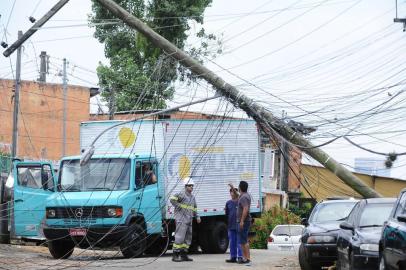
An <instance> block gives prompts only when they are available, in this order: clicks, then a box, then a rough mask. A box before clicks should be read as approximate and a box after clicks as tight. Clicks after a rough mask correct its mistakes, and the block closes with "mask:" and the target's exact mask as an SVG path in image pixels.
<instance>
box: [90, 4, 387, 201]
mask: <svg viewBox="0 0 406 270" xmlns="http://www.w3.org/2000/svg"><path fill="white" fill-rule="evenodd" d="M95 1H97V2H99V3H100V4H101V5H102V6H103V7H104V8H106V9H107V10H109V11H110V12H111V13H113V14H114V15H115V16H117V17H118V18H120V19H121V20H123V21H124V22H125V23H126V24H127V25H128V26H130V27H131V28H135V29H136V30H137V31H138V32H140V33H141V34H143V35H144V36H145V37H146V38H147V39H149V40H150V42H152V43H153V44H154V45H155V46H157V47H158V48H160V49H161V50H163V51H164V52H165V53H166V54H168V55H170V56H171V57H173V58H174V59H176V60H178V61H179V62H180V63H181V64H182V65H183V66H185V67H186V68H188V69H190V70H191V71H192V72H193V73H194V74H196V75H198V76H199V77H201V78H204V79H205V80H206V81H208V82H209V83H211V84H212V85H213V86H214V87H215V88H216V89H217V90H218V92H219V93H221V94H222V95H223V96H224V97H226V98H227V99H228V100H229V101H230V102H231V103H232V104H234V106H236V107H238V108H241V109H242V110H244V111H245V112H246V113H247V114H248V115H249V116H251V117H252V118H254V120H256V121H257V122H258V123H259V124H261V125H264V126H270V127H271V128H272V129H273V130H274V131H276V132H277V133H278V134H279V135H281V136H282V137H283V138H285V140H287V141H290V142H292V143H294V144H297V145H299V146H301V147H302V148H303V151H305V152H306V153H307V154H309V155H310V156H311V157H313V158H314V159H315V160H317V161H318V162H320V163H321V164H323V165H324V166H325V167H326V168H327V169H329V170H330V171H332V172H333V173H334V174H335V175H337V176H338V177H339V178H340V179H342V180H343V181H344V182H345V183H346V184H347V185H349V186H350V187H351V188H353V189H354V190H355V191H357V192H358V193H359V194H361V195H362V196H364V197H366V198H373V197H381V195H380V194H379V193H377V192H376V191H375V190H373V189H372V188H370V187H368V186H367V185H365V184H364V183H363V182H362V181H361V180H360V179H359V178H357V177H356V176H355V175H353V174H352V173H351V172H350V171H349V170H347V169H346V168H344V167H343V166H342V165H340V164H339V163H338V162H337V161H335V160H334V159H333V158H331V157H330V156H328V155H327V154H326V153H325V152H324V151H322V150H321V149H319V148H315V147H314V146H313V145H312V144H311V143H310V142H309V141H308V140H306V139H305V138H304V137H303V136H302V135H300V134H298V133H296V132H294V131H293V130H292V129H291V128H290V127H288V126H287V125H286V124H285V123H284V122H282V121H281V120H279V119H278V118H276V117H274V116H273V115H272V114H271V113H270V112H268V111H266V110H265V108H264V107H262V106H259V105H258V104H256V103H255V102H254V101H253V100H251V99H250V98H248V97H247V96H245V95H244V94H242V93H241V92H240V91H238V90H237V88H235V87H234V86H232V85H230V84H229V83H227V82H226V81H224V80H223V79H222V78H220V77H219V76H217V75H216V74H215V73H214V72H212V71H211V70H209V69H208V68H206V67H205V66H203V65H201V64H200V63H199V62H198V61H196V60H195V59H193V58H192V57H191V56H189V55H188V54H187V53H185V52H184V51H183V50H181V49H179V48H177V47H176V46H175V45H173V44H172V43H171V42H169V41H168V40H166V39H165V38H164V37H162V36H160V35H159V34H158V33H156V32H155V31H154V30H152V29H151V28H150V27H148V26H147V25H146V24H145V23H143V22H142V21H141V20H139V19H138V18H136V17H135V16H133V15H132V14H130V13H129V12H127V11H126V10H125V9H123V8H122V7H121V6H119V5H118V4H116V3H115V2H114V1H112V0H95Z"/></svg>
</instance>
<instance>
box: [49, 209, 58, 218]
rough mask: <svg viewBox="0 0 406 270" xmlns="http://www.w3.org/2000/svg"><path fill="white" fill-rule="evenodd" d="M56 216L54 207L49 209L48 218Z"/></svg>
mask: <svg viewBox="0 0 406 270" xmlns="http://www.w3.org/2000/svg"><path fill="white" fill-rule="evenodd" d="M55 216H56V212H55V210H54V209H48V210H47V218H54V217H55Z"/></svg>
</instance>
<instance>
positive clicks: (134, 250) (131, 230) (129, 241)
mask: <svg viewBox="0 0 406 270" xmlns="http://www.w3.org/2000/svg"><path fill="white" fill-rule="evenodd" d="M145 241H146V233H145V230H144V228H143V227H142V226H141V225H139V224H137V223H133V224H131V225H130V227H128V232H127V233H126V234H125V236H124V238H123V239H122V241H121V245H120V250H121V253H122V254H123V256H124V257H125V258H136V257H139V256H141V255H142V254H143V253H144V250H145V248H146V246H145Z"/></svg>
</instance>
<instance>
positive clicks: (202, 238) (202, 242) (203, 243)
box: [199, 230, 212, 254]
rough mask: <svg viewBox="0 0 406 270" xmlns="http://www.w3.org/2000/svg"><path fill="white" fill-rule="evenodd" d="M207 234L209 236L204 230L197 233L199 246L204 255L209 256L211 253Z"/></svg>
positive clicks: (207, 231) (208, 232)
mask: <svg viewBox="0 0 406 270" xmlns="http://www.w3.org/2000/svg"><path fill="white" fill-rule="evenodd" d="M209 234H210V231H209V230H205V231H202V232H200V233H199V246H200V248H201V249H202V252H203V253H204V254H209V253H211V252H212V251H211V250H212V249H211V246H210V242H209Z"/></svg>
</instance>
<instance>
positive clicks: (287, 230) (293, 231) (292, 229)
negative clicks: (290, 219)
mask: <svg viewBox="0 0 406 270" xmlns="http://www.w3.org/2000/svg"><path fill="white" fill-rule="evenodd" d="M302 232H303V227H301V226H278V227H276V228H275V229H274V230H273V231H272V234H273V235H275V236H279V235H286V236H296V235H302Z"/></svg>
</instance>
